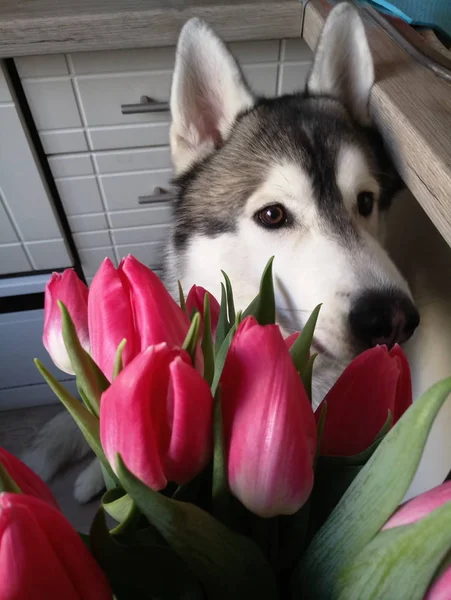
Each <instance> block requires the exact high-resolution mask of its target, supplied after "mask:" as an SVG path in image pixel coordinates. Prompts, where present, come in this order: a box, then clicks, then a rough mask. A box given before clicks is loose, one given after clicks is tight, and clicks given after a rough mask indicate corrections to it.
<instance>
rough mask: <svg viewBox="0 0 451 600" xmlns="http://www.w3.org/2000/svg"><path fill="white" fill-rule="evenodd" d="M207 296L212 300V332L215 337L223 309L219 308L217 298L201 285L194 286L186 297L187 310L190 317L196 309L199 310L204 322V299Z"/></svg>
mask: <svg viewBox="0 0 451 600" xmlns="http://www.w3.org/2000/svg"><path fill="white" fill-rule="evenodd" d="M206 294H208V297H209V300H210V318H211V331H212V334H213V337H214V335H215V333H216V328H217V326H218V321H219V312H220V310H221V307H220V306H219V302H218V301H217V300H216V298H215V297H214V296H213V295H212V294H211V293H210V292H209V291H208V290H206V289H205V288H203V287H201V286H199V285H193V287H192V288H191V289H190V291H189V292H188V296H187V297H186V310H187V313H188V315H189V316H190V315H191V313H192V312H193V310H194V309H196V310H198V311H199V312H200V315H201V317H202V322H203V318H204V299H205V295H206ZM202 332H203V324H202V325H201V333H200V335H201V336H202Z"/></svg>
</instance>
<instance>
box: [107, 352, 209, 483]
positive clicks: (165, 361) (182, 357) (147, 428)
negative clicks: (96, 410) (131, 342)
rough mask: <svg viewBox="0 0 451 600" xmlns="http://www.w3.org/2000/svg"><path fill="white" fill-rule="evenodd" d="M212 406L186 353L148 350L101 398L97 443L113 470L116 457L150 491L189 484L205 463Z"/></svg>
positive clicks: (137, 358) (206, 391)
mask: <svg viewBox="0 0 451 600" xmlns="http://www.w3.org/2000/svg"><path fill="white" fill-rule="evenodd" d="M212 406H213V401H212V397H211V392H210V388H209V386H208V384H207V383H206V381H205V380H204V379H203V378H202V376H201V375H200V374H199V373H198V372H197V371H196V370H195V369H194V368H193V367H192V366H191V363H190V359H189V357H188V355H187V353H186V352H184V351H180V350H169V348H168V347H167V345H166V344H158V345H156V346H149V347H148V348H147V349H146V350H145V351H144V352H142V353H140V354H139V355H138V356H137V357H136V358H135V359H134V360H133V361H132V362H131V363H130V364H129V365H128V366H126V367H125V368H124V369H123V370H122V371H121V373H120V374H119V375H118V377H117V378H116V379H115V380H114V381H113V383H112V384H111V386H110V387H109V388H108V390H106V392H104V394H103V395H102V402H101V408H100V438H101V441H102V446H103V449H104V451H105V455H106V457H107V458H108V460H109V461H110V464H111V466H112V468H113V470H116V454H118V453H119V454H120V455H121V457H122V459H123V461H124V463H125V465H126V466H127V468H128V470H129V471H131V472H132V473H133V474H134V475H135V476H136V477H138V478H139V479H140V480H141V481H143V482H144V483H145V484H146V485H148V486H149V487H151V488H152V489H154V490H161V489H163V488H164V487H166V485H167V483H168V482H169V481H171V482H175V483H178V484H183V483H186V482H187V481H190V480H191V479H192V478H193V477H194V476H195V475H197V473H199V472H200V471H201V470H202V469H203V468H204V467H205V466H206V465H207V463H208V460H209V459H210V457H211V452H212V439H211V437H212V433H211V432H212Z"/></svg>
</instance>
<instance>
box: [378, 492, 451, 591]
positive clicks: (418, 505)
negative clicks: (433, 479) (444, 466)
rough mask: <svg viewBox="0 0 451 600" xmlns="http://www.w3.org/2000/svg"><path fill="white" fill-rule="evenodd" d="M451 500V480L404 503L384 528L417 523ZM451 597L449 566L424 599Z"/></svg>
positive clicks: (450, 571)
mask: <svg viewBox="0 0 451 600" xmlns="http://www.w3.org/2000/svg"><path fill="white" fill-rule="evenodd" d="M447 502H451V481H447V482H446V483H443V484H442V485H439V486H437V487H435V488H433V489H432V490H429V491H427V492H424V494H420V495H419V496H417V497H416V498H412V500H409V501H408V502H406V503H405V504H403V505H402V506H401V507H400V508H399V509H398V510H397V511H396V512H395V513H394V515H393V516H392V517H390V519H389V520H388V521H387V523H386V524H385V525H384V527H383V528H382V529H383V530H384V529H392V528H393V527H401V526H403V525H410V524H411V523H416V522H417V521H419V520H420V519H422V518H423V517H426V516H427V515H429V514H430V513H431V512H432V511H434V510H436V509H437V508H439V507H440V506H442V505H443V504H446V503H447ZM449 598H451V567H447V568H446V569H445V570H444V571H443V573H441V574H440V575H439V576H438V578H437V579H436V580H435V581H434V583H433V584H432V585H431V587H430V588H429V590H428V592H427V594H426V595H425V597H424V600H449Z"/></svg>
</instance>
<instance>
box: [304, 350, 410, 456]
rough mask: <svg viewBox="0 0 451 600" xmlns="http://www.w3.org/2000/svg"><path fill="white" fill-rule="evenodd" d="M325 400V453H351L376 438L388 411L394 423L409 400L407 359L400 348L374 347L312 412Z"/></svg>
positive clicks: (354, 363) (326, 454)
mask: <svg viewBox="0 0 451 600" xmlns="http://www.w3.org/2000/svg"><path fill="white" fill-rule="evenodd" d="M324 403H327V413H326V422H325V426H324V432H323V438H322V442H321V454H322V455H323V456H353V455H355V454H359V453H360V452H363V451H364V450H366V449H367V448H368V447H369V446H370V445H371V444H372V442H373V441H374V440H375V438H376V437H377V434H378V433H379V432H380V431H381V429H382V427H383V426H384V424H385V422H386V421H387V418H388V414H389V411H390V413H391V416H392V425H394V424H395V423H396V422H397V421H398V420H399V419H400V418H401V417H402V415H403V414H404V412H405V411H406V410H407V409H408V408H409V406H410V405H411V404H412V386H411V380H410V369H409V364H408V362H407V358H406V356H405V354H404V352H403V351H402V350H401V348H400V347H399V346H397V345H396V346H395V347H394V348H392V350H390V351H388V349H387V347H386V346H376V347H375V348H371V349H370V350H367V351H366V352H363V353H362V354H360V355H359V356H357V358H355V359H354V360H353V361H352V363H351V364H350V365H348V367H347V368H346V369H345V370H344V371H343V373H342V374H341V376H340V377H339V378H338V380H337V382H336V383H335V385H334V386H333V387H332V389H331V390H330V391H329V393H328V394H327V395H326V397H325V398H324V400H323V402H322V403H321V404H320V405H319V407H318V409H317V410H316V413H315V416H316V418H317V420H318V419H319V416H320V415H321V410H322V406H323V404H324Z"/></svg>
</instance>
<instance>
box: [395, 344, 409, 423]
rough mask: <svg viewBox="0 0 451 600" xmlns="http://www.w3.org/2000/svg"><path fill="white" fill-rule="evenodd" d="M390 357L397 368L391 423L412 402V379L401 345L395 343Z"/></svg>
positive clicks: (399, 416)
mask: <svg viewBox="0 0 451 600" xmlns="http://www.w3.org/2000/svg"><path fill="white" fill-rule="evenodd" d="M390 357H391V358H392V359H394V360H395V361H396V363H397V364H398V368H399V379H398V387H397V390H396V405H395V410H394V413H393V424H395V423H396V422H397V421H399V419H400V418H401V417H402V416H403V414H404V413H405V412H406V410H407V409H408V408H409V406H410V405H411V404H412V380H411V375H410V366H409V361H408V360H407V356H406V355H405V354H404V352H403V350H402V348H401V346H399V345H398V344H396V345H395V346H394V347H393V348H392V349H391V350H390Z"/></svg>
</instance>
